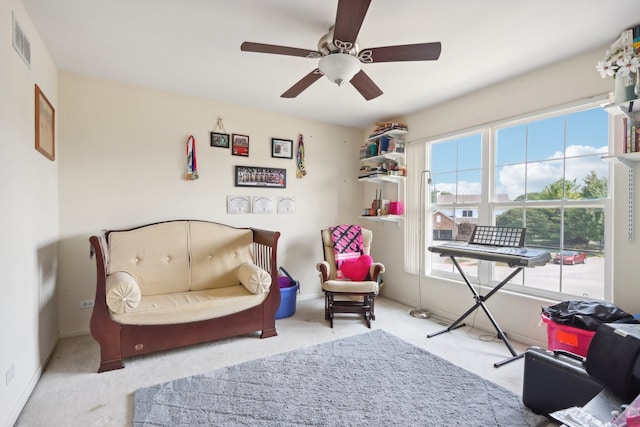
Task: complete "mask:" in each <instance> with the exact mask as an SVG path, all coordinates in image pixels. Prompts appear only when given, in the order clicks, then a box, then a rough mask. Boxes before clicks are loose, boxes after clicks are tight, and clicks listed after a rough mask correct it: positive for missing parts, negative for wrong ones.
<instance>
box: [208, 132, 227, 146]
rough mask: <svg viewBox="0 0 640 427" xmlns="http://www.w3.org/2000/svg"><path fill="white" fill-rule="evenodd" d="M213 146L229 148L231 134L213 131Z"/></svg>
mask: <svg viewBox="0 0 640 427" xmlns="http://www.w3.org/2000/svg"><path fill="white" fill-rule="evenodd" d="M211 146H212V147H220V148H229V134H228V133H218V132H211Z"/></svg>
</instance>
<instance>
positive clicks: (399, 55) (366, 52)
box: [360, 42, 442, 62]
mask: <svg viewBox="0 0 640 427" xmlns="http://www.w3.org/2000/svg"><path fill="white" fill-rule="evenodd" d="M441 50H442V46H441V44H440V42H434V43H417V44H405V45H400V46H385V47H374V48H370V49H362V51H361V52H360V60H361V61H362V62H396V61H433V60H436V59H438V58H439V57H440V51H441Z"/></svg>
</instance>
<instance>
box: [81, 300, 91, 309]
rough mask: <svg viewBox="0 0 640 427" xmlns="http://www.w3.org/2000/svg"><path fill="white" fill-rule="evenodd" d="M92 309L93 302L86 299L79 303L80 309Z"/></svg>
mask: <svg viewBox="0 0 640 427" xmlns="http://www.w3.org/2000/svg"><path fill="white" fill-rule="evenodd" d="M91 307H93V300H92V299H86V300H84V301H80V308H91Z"/></svg>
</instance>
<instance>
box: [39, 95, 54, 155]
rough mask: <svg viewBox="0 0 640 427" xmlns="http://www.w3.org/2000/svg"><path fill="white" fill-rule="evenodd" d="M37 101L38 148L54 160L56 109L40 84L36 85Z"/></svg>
mask: <svg viewBox="0 0 640 427" xmlns="http://www.w3.org/2000/svg"><path fill="white" fill-rule="evenodd" d="M35 101H36V102H35V109H36V111H35V113H36V114H35V115H36V123H35V131H36V150H38V151H39V152H41V153H42V154H43V155H44V156H45V157H46V158H47V159H49V160H52V161H53V160H55V159H56V141H55V134H56V133H55V126H56V111H55V110H54V108H53V106H52V105H51V103H50V102H49V100H48V99H47V97H46V96H44V93H42V91H41V90H40V86H38V85H36V98H35Z"/></svg>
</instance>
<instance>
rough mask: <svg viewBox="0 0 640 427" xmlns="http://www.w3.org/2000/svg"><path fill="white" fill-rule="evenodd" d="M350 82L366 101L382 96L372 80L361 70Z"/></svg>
mask: <svg viewBox="0 0 640 427" xmlns="http://www.w3.org/2000/svg"><path fill="white" fill-rule="evenodd" d="M350 82H351V84H352V85H353V87H355V88H356V90H357V91H358V92H360V95H362V96H364V99H366V100H367V101H371V100H372V99H373V98H377V97H378V96H380V95H382V90H380V88H379V87H378V86H377V85H376V84H375V83H374V82H373V80H371V78H370V77H369V76H368V75H367V74H366V73H365V72H364V71H362V70H360V71H358V73H357V74H356V75H355V76H353V78H352V79H351V81H350Z"/></svg>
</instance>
